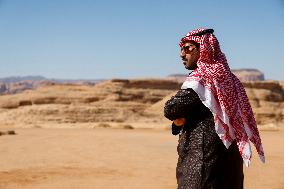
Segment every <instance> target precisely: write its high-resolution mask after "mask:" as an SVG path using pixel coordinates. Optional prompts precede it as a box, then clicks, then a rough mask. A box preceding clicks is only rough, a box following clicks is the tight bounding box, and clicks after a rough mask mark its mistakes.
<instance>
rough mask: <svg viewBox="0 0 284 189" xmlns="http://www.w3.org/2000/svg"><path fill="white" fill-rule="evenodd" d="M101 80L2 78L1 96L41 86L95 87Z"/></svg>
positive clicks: (0, 80) (0, 84)
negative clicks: (75, 85) (73, 85)
mask: <svg viewBox="0 0 284 189" xmlns="http://www.w3.org/2000/svg"><path fill="white" fill-rule="evenodd" d="M101 81H103V80H100V79H90V80H88V79H48V78H45V77H43V76H23V77H20V76H13V77H5V78H0V94H2V95H3V94H16V93H20V92H22V91H25V90H29V89H35V88H37V87H38V86H41V85H53V84H60V83H61V84H78V85H95V84H96V83H99V82H101Z"/></svg>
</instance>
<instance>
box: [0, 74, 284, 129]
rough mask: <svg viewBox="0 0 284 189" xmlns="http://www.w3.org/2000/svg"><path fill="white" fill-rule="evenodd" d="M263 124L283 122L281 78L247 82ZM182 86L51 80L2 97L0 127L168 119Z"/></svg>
mask: <svg viewBox="0 0 284 189" xmlns="http://www.w3.org/2000/svg"><path fill="white" fill-rule="evenodd" d="M243 85H244V87H245V89H246V91H247V94H248V97H249V99H250V102H251V104H252V107H253V111H254V114H255V117H256V120H257V123H258V124H259V125H266V124H278V125H279V124H280V125H281V124H282V125H284V121H283V120H284V116H283V115H284V111H283V109H284V103H283V100H284V97H283V96H284V92H283V85H282V84H281V83H280V82H278V81H257V82H256V81H251V82H243ZM179 88H180V83H178V82H174V81H171V80H157V79H156V80H155V79H144V80H142V79H140V80H122V79H114V80H110V81H105V82H102V83H99V84H96V85H88V84H57V83H46V84H44V85H41V86H40V87H38V88H37V89H35V90H28V91H24V92H22V93H19V94H13V95H2V96H0V126H5V125H13V126H16V127H24V126H25V127H30V126H34V125H41V124H49V125H52V124H53V123H56V124H61V123H66V124H70V123H72V124H73V123H74V124H76V123H99V122H117V123H118V122H119V123H128V122H139V123H143V124H142V125H145V124H151V123H153V125H154V124H156V123H165V125H166V124H167V125H168V124H169V122H168V120H167V119H165V118H164V116H163V108H164V104H165V102H166V101H167V100H168V99H169V98H170V96H172V95H174V94H175V92H176V91H177V90H178V89H179Z"/></svg>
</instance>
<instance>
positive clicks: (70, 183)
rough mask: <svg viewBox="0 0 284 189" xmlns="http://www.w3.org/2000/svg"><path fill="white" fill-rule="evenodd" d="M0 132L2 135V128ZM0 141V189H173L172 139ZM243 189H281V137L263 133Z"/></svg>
mask: <svg viewBox="0 0 284 189" xmlns="http://www.w3.org/2000/svg"><path fill="white" fill-rule="evenodd" d="M1 130H4V129H2V128H1ZM14 130H15V131H16V133H17V135H2V136H0V188H1V189H27V188H29V189H35V188H36V189H51V188H52V189H65V188H66V189H77V188H80V189H81V188H83V189H97V188H98V189H102V188H106V189H130V188H131V189H133V188H135V189H174V188H176V180H175V166H176V160H177V154H176V145H177V137H176V136H172V135H171V134H170V132H169V131H166V130H153V129H144V130H142V129H134V130H125V129H124V130H123V129H110V128H100V129H98V128H96V129H14ZM261 136H262V138H263V143H264V148H265V152H266V158H267V163H266V164H262V163H261V162H260V160H259V159H258V157H257V155H256V153H255V152H254V157H253V161H252V164H251V167H250V168H245V188H246V189H256V188H257V189H265V188H269V189H281V188H284V179H283V177H284V147H283V146H282V144H283V143H284V131H262V132H261Z"/></svg>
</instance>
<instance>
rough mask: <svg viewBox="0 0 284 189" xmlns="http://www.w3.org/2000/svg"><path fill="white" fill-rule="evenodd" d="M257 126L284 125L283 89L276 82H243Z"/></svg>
mask: <svg viewBox="0 0 284 189" xmlns="http://www.w3.org/2000/svg"><path fill="white" fill-rule="evenodd" d="M243 85H244V87H245V89H246V92H247V95H248V97H249V100H250V103H251V104H252V107H253V111H254V114H255V118H256V120H257V123H258V124H261V125H265V124H270V123H275V124H284V111H283V108H284V89H283V87H282V86H281V84H280V83H279V82H278V81H262V82H261V81H255V82H243Z"/></svg>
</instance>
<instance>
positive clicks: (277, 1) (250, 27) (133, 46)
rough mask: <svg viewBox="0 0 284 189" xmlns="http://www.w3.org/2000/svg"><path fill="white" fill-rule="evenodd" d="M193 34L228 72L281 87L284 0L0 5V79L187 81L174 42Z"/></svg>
mask: <svg viewBox="0 0 284 189" xmlns="http://www.w3.org/2000/svg"><path fill="white" fill-rule="evenodd" d="M198 27H207V28H213V29H214V30H215V35H216V36H217V38H218V40H219V42H220V45H221V49H222V50H223V52H224V53H225V54H226V56H227V59H228V62H229V64H230V67H231V68H232V69H239V68H256V69H259V70H260V71H262V72H264V74H265V77H266V78H267V79H278V80H284V74H283V72H284V36H283V35H284V0H270V1H267V0H250V1H248V0H238V1H233V0H231V1H229V0H215V1H214V0H203V1H197V0H176V1H173V0H0V66H1V69H0V77H7V76H25V75H42V76H45V77H48V78H62V79H63V78H64V79H100V78H103V79H109V78H141V77H165V76H167V75H169V74H176V73H181V74H186V73H188V71H187V70H185V69H184V67H183V65H182V64H181V61H180V58H179V47H178V42H179V40H180V38H181V37H183V36H184V35H185V34H186V33H187V32H188V31H190V30H192V29H195V28H198Z"/></svg>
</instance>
